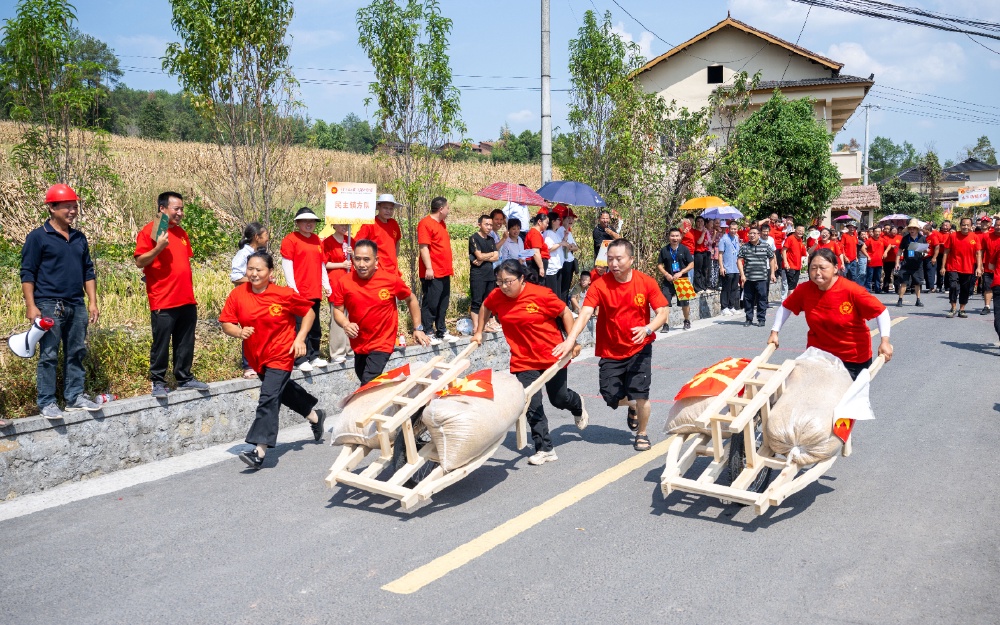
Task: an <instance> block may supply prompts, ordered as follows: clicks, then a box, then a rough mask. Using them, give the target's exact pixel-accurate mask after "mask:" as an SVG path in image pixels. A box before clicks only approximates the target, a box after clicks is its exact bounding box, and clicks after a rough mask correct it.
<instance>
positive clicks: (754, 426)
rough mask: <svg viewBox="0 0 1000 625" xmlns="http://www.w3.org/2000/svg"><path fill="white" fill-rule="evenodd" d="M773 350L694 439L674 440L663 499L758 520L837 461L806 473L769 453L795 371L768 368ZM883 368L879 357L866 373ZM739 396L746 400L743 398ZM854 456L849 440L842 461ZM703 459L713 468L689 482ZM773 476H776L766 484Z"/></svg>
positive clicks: (718, 401)
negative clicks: (733, 508) (718, 504)
mask: <svg viewBox="0 0 1000 625" xmlns="http://www.w3.org/2000/svg"><path fill="white" fill-rule="evenodd" d="M774 349H775V348H774V345H768V346H767V349H765V350H764V351H763V353H761V354H760V355H759V356H757V357H756V358H754V359H753V360H752V361H751V362H750V364H748V365H747V367H746V368H745V369H744V370H743V371H742V372H740V374H739V375H738V376H737V377H736V378H735V379H734V380H733V381H732V383H730V384H729V386H728V387H727V388H726V390H725V391H724V392H723V393H722V394H720V395H719V396H718V397H716V398H715V401H713V402H712V403H711V404H709V405H708V407H707V408H706V409H705V410H704V412H702V414H701V416H700V417H699V418H698V431H697V432H696V433H693V434H687V435H674V437H673V440H672V441H671V442H670V445H669V447H668V450H667V459H666V466H665V468H664V470H663V475H662V476H661V477H660V488H661V490H662V491H663V495H664V497H666V496H668V495H670V493H672V492H673V491H675V490H679V491H682V492H686V493H692V494H698V495H708V496H710V497H716V498H718V499H720V500H723V501H724V502H729V501H731V502H736V503H739V504H742V505H746V506H753V509H754V512H755V513H756V514H758V515H760V514H763V513H764V512H765V511H767V509H768V508H770V507H771V506H777V505H779V504H781V503H782V502H783V501H784V500H785V499H787V498H788V497H790V496H791V495H793V494H795V493H797V492H799V491H800V490H802V489H803V488H805V487H806V486H808V485H809V484H812V483H813V482H815V481H816V480H818V479H819V477H820V476H821V475H823V474H824V473H826V471H827V470H828V469H829V468H830V467H831V466H832V465H833V463H834V462H835V461H836V460H837V457H836V456H834V457H832V458H829V459H827V460H824V461H822V462H819V463H816V464H815V465H813V466H812V467H810V468H806V467H801V466H799V465H797V464H795V463H794V462H791V461H790V460H787V459H785V458H782V457H780V456H777V455H776V454H775V453H774V451H772V450H771V448H770V447H769V445H768V441H767V435H766V434H765V432H766V424H767V419H768V416H769V413H770V410H771V408H772V406H773V405H774V403H775V402H776V401H777V400H778V399H779V398H780V397H781V395H782V393H783V392H784V390H785V379H786V378H787V377H788V374H789V373H790V372H791V371H792V369H793V368H794V367H795V361H794V360H786V361H784V362H783V363H781V364H780V365H775V364H771V363H769V362H768V359H769V358H770V357H771V355H772V354H773V353H774ZM884 362H885V360H884V358H883V357H882V356H879V357H878V358H876V359H875V361H874V362H873V363H872V365H871V366H870V367H869V368H868V372H869V374H870V376H871V377H872V378H874V377H875V375H876V374H877V373H878V372H879V370H880V369H881V368H882V365H883V364H884ZM741 390H743V391H744V393H743V397H739V393H740V391H741ZM850 454H851V439H850V438H848V439H847V442H846V443H845V444H844V446H843V449H842V451H841V455H843V456H849V455H850ZM699 456H705V457H709V458H711V462H710V463H709V464H708V466H707V467H706V468H705V469H704V470H703V471H702V472H701V474H700V475H698V476H697V477H695V478H690V477H686V476H685V474H686V473H687V472H688V471H689V470H690V469H691V466H692V465H693V464H694V462H695V460H696V459H697V458H698V457H699ZM723 469H728V470H729V475H730V478H731V485H729V486H724V485H721V484H717V483H716V480H717V479H718V478H719V476H720V475H721V474H722V471H723ZM772 470H774V471H777V472H778V475H777V477H776V478H775V479H774V480H773V481H772V482H771V483H770V484H768V483H767V482H768V479H769V477H770V475H771V471H772Z"/></svg>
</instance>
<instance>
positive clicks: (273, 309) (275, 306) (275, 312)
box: [267, 304, 281, 317]
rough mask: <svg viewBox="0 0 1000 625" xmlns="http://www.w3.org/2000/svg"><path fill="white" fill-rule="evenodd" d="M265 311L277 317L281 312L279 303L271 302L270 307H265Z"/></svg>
mask: <svg viewBox="0 0 1000 625" xmlns="http://www.w3.org/2000/svg"><path fill="white" fill-rule="evenodd" d="M267 312H269V313H271V316H272V317H277V316H278V315H280V314H281V304H271V307H270V308H268V309H267Z"/></svg>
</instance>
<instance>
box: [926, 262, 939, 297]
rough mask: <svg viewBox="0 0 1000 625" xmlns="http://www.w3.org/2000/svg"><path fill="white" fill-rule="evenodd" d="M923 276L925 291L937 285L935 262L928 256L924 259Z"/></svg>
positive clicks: (929, 290)
mask: <svg viewBox="0 0 1000 625" xmlns="http://www.w3.org/2000/svg"><path fill="white" fill-rule="evenodd" d="M924 278H926V279H927V284H926V286H927V292H928V293H929V292H931V291H933V290H934V287H935V286H936V285H937V278H938V268H937V264H936V263H932V262H931V259H929V258H925V259H924Z"/></svg>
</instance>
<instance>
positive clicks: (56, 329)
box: [35, 299, 88, 408]
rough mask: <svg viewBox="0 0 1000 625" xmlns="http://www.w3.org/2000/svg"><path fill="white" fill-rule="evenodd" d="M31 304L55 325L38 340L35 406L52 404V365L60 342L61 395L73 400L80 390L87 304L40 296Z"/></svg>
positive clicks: (55, 361)
mask: <svg viewBox="0 0 1000 625" xmlns="http://www.w3.org/2000/svg"><path fill="white" fill-rule="evenodd" d="M35 305H36V306H38V310H40V311H41V313H42V316H43V317H49V318H51V319H52V320H53V321H54V322H55V325H54V326H52V329H51V330H49V331H48V332H46V333H45V334H43V335H42V339H41V340H40V341H39V342H38V382H37V387H38V407H39V408H44V407H45V406H48V405H49V404H54V403H56V366H57V365H58V362H59V343H60V342H62V345H63V382H64V387H63V397H64V398H65V399H66V403H67V404H71V403H73V402H74V401H75V400H76V398H77V397H79V396H80V394H81V393H83V357H84V356H86V355H87V345H86V342H85V339H86V338H87V322H88V319H87V307H86V306H84V305H83V304H66V303H64V302H63V300H55V299H41V300H36V301H35Z"/></svg>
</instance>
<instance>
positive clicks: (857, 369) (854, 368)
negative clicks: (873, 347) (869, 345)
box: [841, 358, 872, 380]
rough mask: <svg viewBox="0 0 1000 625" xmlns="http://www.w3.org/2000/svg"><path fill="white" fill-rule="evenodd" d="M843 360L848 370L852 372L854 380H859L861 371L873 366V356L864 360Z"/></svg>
mask: <svg viewBox="0 0 1000 625" xmlns="http://www.w3.org/2000/svg"><path fill="white" fill-rule="evenodd" d="M841 362H843V363H844V367H845V368H846V369H847V372H848V373H850V374H851V379H852V380H857V379H858V374H859V373H861V372H862V371H864V370H865V369H867V368H868V367H870V366H872V359H871V358H869V359H868V360H866V361H864V362H847V361H846V360H842V361H841Z"/></svg>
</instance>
